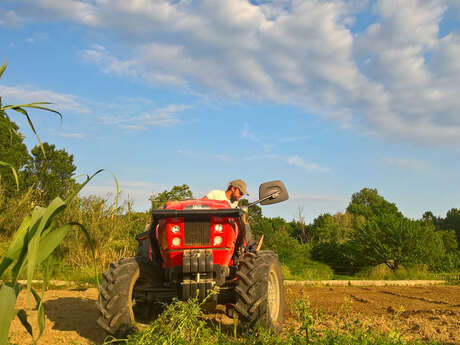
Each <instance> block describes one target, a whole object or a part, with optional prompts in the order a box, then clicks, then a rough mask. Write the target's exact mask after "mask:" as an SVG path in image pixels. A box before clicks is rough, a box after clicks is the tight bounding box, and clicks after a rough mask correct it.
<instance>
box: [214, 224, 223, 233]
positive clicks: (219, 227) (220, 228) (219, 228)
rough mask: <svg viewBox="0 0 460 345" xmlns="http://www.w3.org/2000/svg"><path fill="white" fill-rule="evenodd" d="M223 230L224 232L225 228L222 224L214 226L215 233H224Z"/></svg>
mask: <svg viewBox="0 0 460 345" xmlns="http://www.w3.org/2000/svg"><path fill="white" fill-rule="evenodd" d="M222 230H224V227H223V225H222V224H216V225H214V231H215V232H222Z"/></svg>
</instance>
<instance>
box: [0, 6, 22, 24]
mask: <svg viewBox="0 0 460 345" xmlns="http://www.w3.org/2000/svg"><path fill="white" fill-rule="evenodd" d="M23 24H24V19H23V18H21V17H20V16H18V15H17V14H16V12H15V11H12V10H8V11H6V10H3V9H1V8H0V26H3V27H5V28H17V27H21V26H22V25H23Z"/></svg>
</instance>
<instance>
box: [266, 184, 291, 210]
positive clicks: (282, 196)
mask: <svg viewBox="0 0 460 345" xmlns="http://www.w3.org/2000/svg"><path fill="white" fill-rule="evenodd" d="M287 199H289V195H288V192H287V190H286V187H285V186H284V183H283V182H281V181H270V182H265V183H262V184H261V185H260V187H259V200H260V204H261V205H270V204H277V203H279V202H281V201H285V200H287Z"/></svg>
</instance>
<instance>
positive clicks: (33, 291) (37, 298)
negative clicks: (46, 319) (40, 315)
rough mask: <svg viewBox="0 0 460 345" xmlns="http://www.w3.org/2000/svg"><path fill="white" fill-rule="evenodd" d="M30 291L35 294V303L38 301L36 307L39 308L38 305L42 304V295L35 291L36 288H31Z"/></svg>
mask: <svg viewBox="0 0 460 345" xmlns="http://www.w3.org/2000/svg"><path fill="white" fill-rule="evenodd" d="M30 292H32V295H33V296H34V298H35V303H37V304H36V306H35V308H36V309H38V307H39V305H40V303H41V301H42V299H41V298H40V296H39V295H38V293H37V291H35V289H30Z"/></svg>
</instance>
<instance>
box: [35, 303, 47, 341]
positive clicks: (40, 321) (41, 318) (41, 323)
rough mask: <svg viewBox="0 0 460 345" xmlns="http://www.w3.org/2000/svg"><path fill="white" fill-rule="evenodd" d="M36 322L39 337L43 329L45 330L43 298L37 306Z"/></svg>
mask: <svg viewBox="0 0 460 345" xmlns="http://www.w3.org/2000/svg"><path fill="white" fill-rule="evenodd" d="M37 324H38V330H39V333H38V337H37V339H36V340H38V338H40V337H41V335H42V334H43V331H44V330H45V305H44V304H43V299H42V300H41V301H40V304H39V306H38V311H37Z"/></svg>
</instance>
